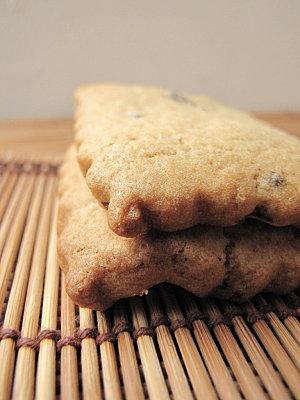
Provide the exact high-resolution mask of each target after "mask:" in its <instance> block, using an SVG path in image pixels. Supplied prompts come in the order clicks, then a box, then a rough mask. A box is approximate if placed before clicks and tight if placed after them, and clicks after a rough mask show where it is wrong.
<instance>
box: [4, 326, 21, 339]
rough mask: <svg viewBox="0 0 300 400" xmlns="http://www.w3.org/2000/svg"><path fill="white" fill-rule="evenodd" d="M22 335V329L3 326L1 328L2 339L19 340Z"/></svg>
mask: <svg viewBox="0 0 300 400" xmlns="http://www.w3.org/2000/svg"><path fill="white" fill-rule="evenodd" d="M20 336H21V333H20V331H18V330H17V329H11V328H1V329H0V340H2V339H13V340H18V339H19V338H20Z"/></svg>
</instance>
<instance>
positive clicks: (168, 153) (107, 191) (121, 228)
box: [75, 84, 300, 237]
mask: <svg viewBox="0 0 300 400" xmlns="http://www.w3.org/2000/svg"><path fill="white" fill-rule="evenodd" d="M76 103H77V109H76V123H75V130H76V144H77V149H78V161H79V163H80V166H81V169H82V171H83V174H84V175H85V177H86V182H87V184H88V186H89V188H90V189H91V191H92V193H93V194H94V196H95V197H96V198H97V199H98V200H99V201H100V202H102V203H104V204H105V205H107V207H108V222H109V225H110V227H111V229H112V230H113V231H114V232H115V233H117V234H119V235H121V236H127V237H133V236H136V235H139V234H141V233H144V232H146V231H148V230H149V229H151V228H155V229H158V230H162V231H176V230H180V229H185V228H188V227H191V226H194V225H197V224H208V225H215V226H230V225H234V224H236V223H238V222H241V221H243V220H244V219H246V218H249V217H253V218H258V219H261V220H264V221H266V222H269V223H270V224H272V225H277V226H284V225H293V224H294V225H299V224H300V141H299V140H298V139H297V138H295V137H292V136H290V135H288V134H286V133H285V132H282V131H280V130H278V129H275V128H272V127H270V126H269V125H267V124H265V123H263V122H261V121H259V120H257V119H255V118H253V117H251V116H250V115H248V114H245V113H242V112H240V111H237V110H235V109H232V108H229V107H225V106H224V105H222V104H220V103H218V102H216V101H214V100H212V99H210V98H208V97H206V96H194V95H190V94H186V93H178V92H172V91H169V90H166V89H161V88H156V87H147V86H144V87H143V86H125V85H124V86H122V85H114V84H97V85H89V86H83V87H81V88H79V89H78V90H77V92H76Z"/></svg>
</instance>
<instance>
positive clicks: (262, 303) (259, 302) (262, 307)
mask: <svg viewBox="0 0 300 400" xmlns="http://www.w3.org/2000/svg"><path fill="white" fill-rule="evenodd" d="M253 302H254V304H255V305H256V306H257V308H258V309H259V311H260V312H262V313H263V314H269V313H270V312H275V307H274V306H273V305H272V304H270V303H268V302H267V301H266V300H265V299H264V298H263V297H262V296H261V295H257V296H255V297H254V299H253Z"/></svg>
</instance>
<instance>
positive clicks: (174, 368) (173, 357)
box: [146, 288, 193, 400]
mask: <svg viewBox="0 0 300 400" xmlns="http://www.w3.org/2000/svg"><path fill="white" fill-rule="evenodd" d="M146 301H147V304H148V307H149V311H150V316H151V323H153V322H154V321H155V320H159V319H162V318H163V311H162V308H161V305H160V303H159V300H158V292H157V290H156V289H155V288H152V289H151V290H150V291H149V293H148V295H147V296H146ZM155 332H156V336H157V341H158V345H159V348H160V352H161V355H162V358H163V361H164V366H165V369H166V372H167V375H168V379H169V383H170V387H171V390H172V394H173V397H174V399H175V400H181V399H186V400H188V399H192V398H193V395H192V392H191V390H190V387H189V384H188V380H187V378H186V376H185V373H184V370H183V366H182V364H181V361H180V359H179V357H178V354H177V351H176V347H175V344H174V341H173V338H172V335H171V332H170V330H169V328H168V327H167V326H166V325H158V326H157V327H156V328H155Z"/></svg>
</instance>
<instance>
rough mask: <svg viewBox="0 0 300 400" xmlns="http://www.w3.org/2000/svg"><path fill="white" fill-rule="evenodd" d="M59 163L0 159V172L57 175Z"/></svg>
mask: <svg viewBox="0 0 300 400" xmlns="http://www.w3.org/2000/svg"><path fill="white" fill-rule="evenodd" d="M58 168H59V163H57V164H51V163H47V162H35V161H25V160H24V161H13V160H11V161H7V162H5V161H0V174H1V172H3V171H4V170H8V171H11V172H17V173H21V172H23V173H44V174H54V175H56V173H57V170H58Z"/></svg>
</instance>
